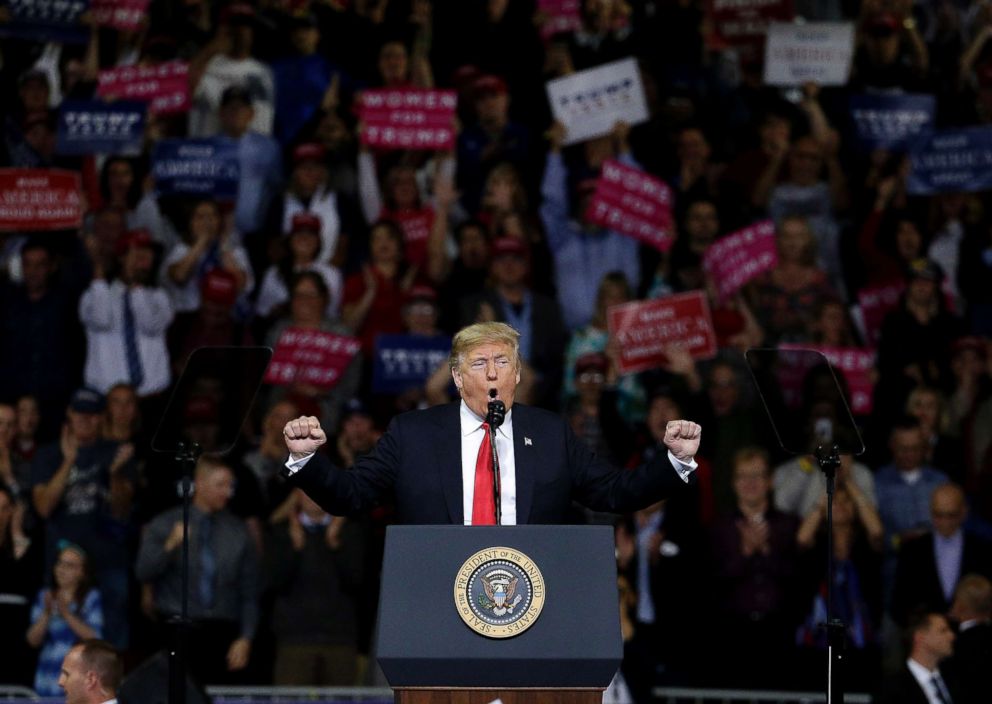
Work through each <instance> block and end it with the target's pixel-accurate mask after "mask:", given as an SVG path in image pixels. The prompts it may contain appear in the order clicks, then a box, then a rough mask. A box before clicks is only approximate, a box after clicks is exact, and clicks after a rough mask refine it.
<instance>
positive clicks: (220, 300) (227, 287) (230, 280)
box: [200, 269, 238, 307]
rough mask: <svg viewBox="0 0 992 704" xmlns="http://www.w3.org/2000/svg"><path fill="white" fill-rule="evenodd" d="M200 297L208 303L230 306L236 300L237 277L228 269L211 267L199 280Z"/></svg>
mask: <svg viewBox="0 0 992 704" xmlns="http://www.w3.org/2000/svg"><path fill="white" fill-rule="evenodd" d="M200 297H201V298H202V299H203V300H204V301H208V302H210V303H216V304H218V305H221V306H226V307H231V306H233V305H234V302H235V301H236V300H238V282H237V279H235V278H234V274H232V273H231V272H229V271H224V270H223V269H211V270H210V271H208V272H207V273H206V275H205V276H204V277H203V280H202V281H201V282H200Z"/></svg>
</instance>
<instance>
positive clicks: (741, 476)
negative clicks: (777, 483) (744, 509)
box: [734, 457, 771, 504]
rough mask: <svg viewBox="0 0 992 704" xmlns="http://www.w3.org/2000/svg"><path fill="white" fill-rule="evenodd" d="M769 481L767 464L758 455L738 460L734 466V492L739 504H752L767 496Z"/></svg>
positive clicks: (769, 487) (769, 486)
mask: <svg viewBox="0 0 992 704" xmlns="http://www.w3.org/2000/svg"><path fill="white" fill-rule="evenodd" d="M770 489H771V482H770V481H769V479H768V465H767V464H766V463H765V461H764V460H763V459H761V458H760V457H753V458H751V459H749V460H745V461H743V462H739V463H738V464H737V466H736V467H734V493H735V494H737V501H738V502H739V503H741V504H754V503H757V502H759V501H762V500H763V499H765V498H766V497H767V496H768V491H769V490H770Z"/></svg>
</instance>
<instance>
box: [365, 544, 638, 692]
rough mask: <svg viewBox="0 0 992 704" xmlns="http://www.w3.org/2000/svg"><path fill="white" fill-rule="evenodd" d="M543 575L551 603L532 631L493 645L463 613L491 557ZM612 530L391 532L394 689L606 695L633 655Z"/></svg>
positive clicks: (388, 589) (386, 573)
mask: <svg viewBox="0 0 992 704" xmlns="http://www.w3.org/2000/svg"><path fill="white" fill-rule="evenodd" d="M494 547H506V548H512V549H513V550H517V551H520V552H521V553H524V554H525V555H526V556H527V557H529V558H530V559H531V560H533V562H534V564H535V565H536V566H537V567H538V569H540V571H541V574H542V576H543V583H544V605H543V608H542V610H541V613H540V615H539V616H538V617H537V618H536V620H534V621H533V624H532V625H531V626H530V627H529V628H528V629H527V630H525V631H523V632H522V633H519V634H517V635H513V636H511V637H506V638H490V637H487V636H484V635H480V634H479V633H476V632H475V631H474V630H472V628H470V627H469V626H468V625H467V624H466V623H465V622H464V621H463V620H462V618H461V616H460V615H459V612H458V609H457V608H456V604H455V597H454V592H455V589H454V588H455V581H456V579H457V577H458V575H459V572H460V571H461V570H462V567H463V565H464V564H465V562H466V561H467V560H468V559H469V558H471V557H472V556H473V555H475V554H476V553H478V552H479V551H481V550H485V549H488V548H494ZM616 576H617V571H616V557H615V550H614V539H613V529H612V528H610V527H609V526H501V527H471V526H390V527H389V529H388V531H387V534H386V551H385V557H384V560H383V573H382V592H381V595H380V601H379V619H378V632H377V636H376V649H377V655H378V658H379V664H380V666H381V667H382V670H383V672H384V674H385V675H386V679H387V680H388V681H389V684H390V685H391V686H393V687H567V688H581V687H606V686H608V685H609V683H610V680H611V679H612V678H613V675H614V674H615V673H616V671H617V668H618V667H619V665H620V660H621V657H622V654H623V645H622V641H621V636H620V612H619V597H618V594H617V583H616Z"/></svg>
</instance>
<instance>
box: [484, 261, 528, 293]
mask: <svg viewBox="0 0 992 704" xmlns="http://www.w3.org/2000/svg"><path fill="white" fill-rule="evenodd" d="M490 270H491V272H492V275H493V279H494V280H495V282H496V283H497V284H498V285H501V286H520V285H521V284H523V283H524V281H525V280H526V279H527V273H528V268H527V259H526V258H525V257H521V256H519V255H517V254H503V255H500V256H498V257H496V258H495V259H493V261H492V264H491V265H490Z"/></svg>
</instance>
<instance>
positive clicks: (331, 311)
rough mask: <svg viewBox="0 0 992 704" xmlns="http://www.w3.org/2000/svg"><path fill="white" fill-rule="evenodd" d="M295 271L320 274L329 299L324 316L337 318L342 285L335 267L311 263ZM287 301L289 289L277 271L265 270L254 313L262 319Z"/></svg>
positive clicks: (275, 269)
mask: <svg viewBox="0 0 992 704" xmlns="http://www.w3.org/2000/svg"><path fill="white" fill-rule="evenodd" d="M297 271H315V272H317V273H318V274H320V278H322V279H323V280H324V283H325V284H327V290H328V291H329V292H330V294H331V295H330V298H329V299H328V300H327V310H326V312H325V315H326V316H327V317H328V318H330V319H331V320H334V319H336V318H337V317H338V312H339V311H340V309H341V294H342V291H343V289H344V283H343V279H342V276H341V271H340V269H338V268H337V267H336V266H331V265H330V264H321V263H319V262H311V263H310V264H307V265H306V266H304V267H302V268H301V269H297ZM288 300H289V289H288V288H287V287H286V282H285V281H283V279H282V274H281V273H280V271H279V269H278V268H277V267H274V266H270V267H269V268H268V269H266V270H265V275H264V276H263V277H262V285H261V286H260V287H259V289H258V300H257V301H256V302H255V312H256V313H257V314H258V315H261V316H263V317H265V316H267V315H269V314H270V313H271V312H272V310H273V309H274V308H276V307H277V306H280V305H282V304H283V303H285V302H286V301H288Z"/></svg>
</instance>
